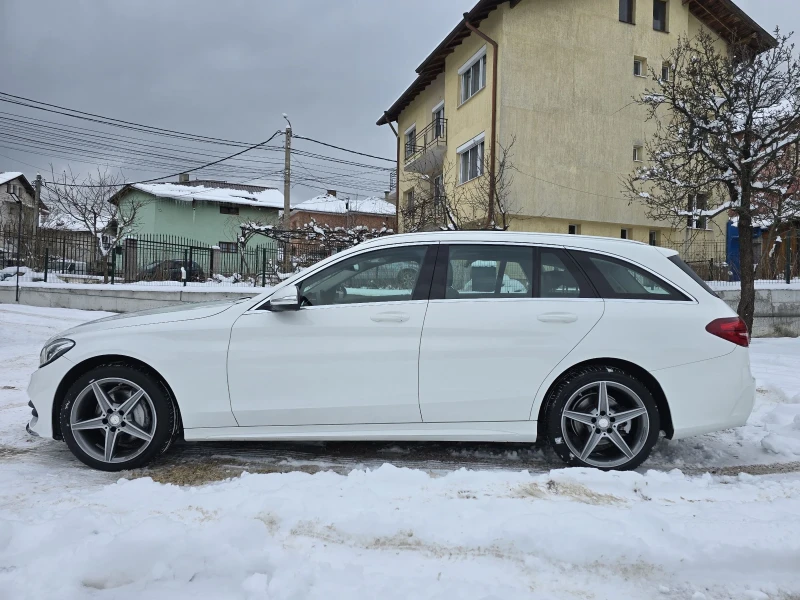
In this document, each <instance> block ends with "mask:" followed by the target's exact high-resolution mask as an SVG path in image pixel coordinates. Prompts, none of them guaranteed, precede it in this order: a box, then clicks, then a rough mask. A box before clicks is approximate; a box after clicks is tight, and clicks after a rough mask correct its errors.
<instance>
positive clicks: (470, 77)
mask: <svg viewBox="0 0 800 600" xmlns="http://www.w3.org/2000/svg"><path fill="white" fill-rule="evenodd" d="M458 74H459V75H461V103H462V104H463V103H464V102H466V101H467V100H469V99H470V98H472V97H473V96H474V95H475V94H477V93H478V92H480V91H481V90H482V89H483V88H485V87H486V47H485V46H484V47H483V48H482V49H481V50H480V52H478V54H476V55H475V56H473V57H472V58H471V59H470V60H469V62H467V64H465V65H464V66H463V67H461V68H460V69H459V70H458Z"/></svg>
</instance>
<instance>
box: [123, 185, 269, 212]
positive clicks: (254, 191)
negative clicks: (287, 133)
mask: <svg viewBox="0 0 800 600" xmlns="http://www.w3.org/2000/svg"><path fill="white" fill-rule="evenodd" d="M198 184H199V185H198ZM226 185H229V186H230V187H226ZM130 190H138V191H140V192H144V193H146V194H150V195H152V196H155V197H157V198H166V199H170V200H177V201H184V202H192V201H197V202H213V203H217V204H239V205H244V206H256V207H260V208H278V209H280V208H283V193H282V192H280V191H279V190H277V189H275V188H269V187H259V186H252V185H249V186H237V185H236V184H226V183H225V182H224V181H215V182H191V184H190V185H186V184H183V183H133V184H129V185H126V186H125V187H124V188H122V190H120V191H119V192H118V193H117V194H115V195H114V197H113V198H111V201H112V202H115V201H116V200H118V199H119V198H120V197H121V196H122V194H123V193H127V192H129V191H130Z"/></svg>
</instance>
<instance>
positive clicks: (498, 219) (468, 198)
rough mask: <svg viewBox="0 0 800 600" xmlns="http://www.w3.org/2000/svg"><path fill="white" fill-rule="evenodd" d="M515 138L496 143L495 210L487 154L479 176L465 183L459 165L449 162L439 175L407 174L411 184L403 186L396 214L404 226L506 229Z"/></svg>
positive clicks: (510, 211)
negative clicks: (402, 200) (401, 204)
mask: <svg viewBox="0 0 800 600" xmlns="http://www.w3.org/2000/svg"><path fill="white" fill-rule="evenodd" d="M515 141H516V138H512V139H511V141H510V142H509V143H508V144H507V145H503V144H498V145H499V147H500V152H499V156H498V160H497V165H496V167H497V168H496V171H495V181H496V184H495V194H494V211H490V210H489V208H490V207H489V203H490V201H491V200H490V198H492V194H491V185H492V181H491V177H490V176H489V173H490V158H489V157H486V156H484V157H481V161H480V169H479V176H478V177H476V178H474V179H472V180H471V181H469V182H467V183H462V182H461V179H462V176H461V172H460V165H459V164H457V163H451V162H448V163H445V164H444V165H443V166H442V171H441V173H440V174H439V175H438V176H431V175H426V174H422V173H410V174H409V177H410V180H411V187H410V188H409V189H407V190H406V193H407V194H408V196H407V197H406V201H405V203H404V204H403V206H402V207H401V208H400V211H399V212H400V214H399V215H398V216H399V219H400V221H401V222H402V223H403V230H404V231H407V232H414V231H431V230H436V229H451V230H463V229H493V230H502V231H504V230H506V229H508V228H509V226H510V219H511V217H512V216H513V215H514V214H515V208H516V207H511V206H510V204H511V202H510V193H511V187H512V184H513V182H514V177H513V175H514V170H515V169H514V165H513V162H512V160H511V159H512V156H513V153H512V150H513V147H514V143H515ZM409 191H410V193H409ZM491 212H494V218H493V219H491V220H490V213H491Z"/></svg>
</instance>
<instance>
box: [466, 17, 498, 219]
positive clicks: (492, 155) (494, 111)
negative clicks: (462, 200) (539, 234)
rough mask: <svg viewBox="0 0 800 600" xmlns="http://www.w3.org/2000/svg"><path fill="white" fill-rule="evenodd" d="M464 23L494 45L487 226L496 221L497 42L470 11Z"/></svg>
mask: <svg viewBox="0 0 800 600" xmlns="http://www.w3.org/2000/svg"><path fill="white" fill-rule="evenodd" d="M464 25H465V26H466V28H467V29H469V30H470V31H471V32H472V33H474V34H475V35H477V36H478V37H480V38H482V39H483V40H484V41H485V42H486V43H487V44H489V45H490V46H491V47H492V138H491V140H490V142H489V160H490V163H489V212H488V214H487V215H486V226H487V227H489V226H490V225H491V224H492V222H493V221H494V204H495V194H496V189H495V188H496V181H495V148H496V146H497V42H495V41H494V40H493V39H492V38H490V37H489V36H488V35H486V34H485V33H483V32H481V31H478V29H477V28H476V27H475V26H474V25H473V24H472V23H470V22H469V13H464Z"/></svg>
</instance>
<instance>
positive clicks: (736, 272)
mask: <svg viewBox="0 0 800 600" xmlns="http://www.w3.org/2000/svg"><path fill="white" fill-rule="evenodd" d="M663 246H665V247H667V248H671V249H673V250H676V251H677V252H678V253H679V254H680V256H681V258H682V259H683V260H684V262H686V263H687V264H688V265H689V266H690V267H692V269H693V270H694V271H695V272H696V273H697V274H698V275H699V276H700V277H702V278H703V279H704V280H705V281H708V282H712V283H713V284H714V285H715V286H716V287H738V286H739V284H740V283H739V282H740V281H741V276H742V265H741V263H740V260H739V245H738V240H736V241H734V242H733V243H732V242H731V241H728V240H724V239H722V240H703V239H691V238H690V239H688V240H687V241H685V242H679V243H675V242H672V243H667V244H663ZM751 268H752V269H753V272H754V274H755V279H756V281H757V282H761V283H800V229H796V228H788V227H787V228H782V229H776V230H771V231H768V232H765V233H764V234H763V235H761V236H760V237H758V238H755V239H754V240H753V265H752V267H751Z"/></svg>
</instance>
